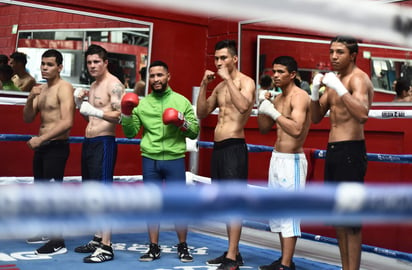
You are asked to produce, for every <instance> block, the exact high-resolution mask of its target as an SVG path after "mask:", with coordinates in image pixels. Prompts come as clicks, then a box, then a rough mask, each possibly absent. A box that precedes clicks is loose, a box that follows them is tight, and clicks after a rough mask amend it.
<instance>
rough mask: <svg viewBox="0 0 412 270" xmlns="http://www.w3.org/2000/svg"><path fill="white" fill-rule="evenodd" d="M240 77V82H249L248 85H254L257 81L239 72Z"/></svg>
mask: <svg viewBox="0 0 412 270" xmlns="http://www.w3.org/2000/svg"><path fill="white" fill-rule="evenodd" d="M239 77H240V80H241V81H243V82H248V83H253V84H254V83H255V81H254V80H253V79H252V78H251V77H249V76H248V75H246V74H244V73H242V72H239Z"/></svg>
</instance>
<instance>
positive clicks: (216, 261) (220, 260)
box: [206, 252, 243, 266]
mask: <svg viewBox="0 0 412 270" xmlns="http://www.w3.org/2000/svg"><path fill="white" fill-rule="evenodd" d="M226 255H227V252H225V253H223V255H222V256H220V257H217V258H214V259H211V260H208V261H207V262H206V264H207V265H220V264H221V263H223V261H224V260H225V258H226ZM236 263H237V265H239V266H243V258H242V255H240V253H239V254H237V255H236Z"/></svg>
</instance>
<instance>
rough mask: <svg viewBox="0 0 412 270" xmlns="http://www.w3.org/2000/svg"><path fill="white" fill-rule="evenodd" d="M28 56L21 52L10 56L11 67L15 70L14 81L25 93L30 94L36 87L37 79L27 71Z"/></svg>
mask: <svg viewBox="0 0 412 270" xmlns="http://www.w3.org/2000/svg"><path fill="white" fill-rule="evenodd" d="M26 64H27V56H26V54H24V53H21V52H14V53H12V54H11V55H10V66H11V67H12V68H13V72H14V75H13V77H12V81H13V83H14V85H15V86H17V87H18V88H19V89H20V90H21V91H23V92H30V90H31V89H32V88H33V86H35V85H36V79H34V78H33V76H31V75H30V74H29V73H28V72H27V70H26Z"/></svg>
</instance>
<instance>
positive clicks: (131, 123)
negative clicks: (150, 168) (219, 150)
mask: <svg viewBox="0 0 412 270" xmlns="http://www.w3.org/2000/svg"><path fill="white" fill-rule="evenodd" d="M167 108H174V109H176V110H178V111H179V112H181V113H183V115H184V117H185V119H186V121H187V122H188V124H189V125H188V128H187V130H186V131H182V130H181V129H180V128H178V127H177V126H175V125H173V124H170V125H165V124H163V120H162V116H163V112H164V110H165V109H167ZM141 127H143V133H142V140H141V143H140V149H141V152H142V156H144V157H147V158H150V159H154V160H173V159H178V158H183V157H184V156H185V153H186V137H188V138H190V139H195V138H196V137H197V136H198V134H199V122H198V120H197V118H196V116H195V113H194V111H193V107H192V104H191V103H190V101H189V100H188V99H187V98H186V97H184V96H183V95H181V94H179V93H176V92H174V91H173V90H172V89H171V88H170V87H168V88H167V89H166V90H165V91H164V92H162V93H157V92H155V91H152V92H151V93H150V94H149V95H147V96H146V97H145V98H144V99H142V100H140V101H139V105H138V106H137V107H135V108H134V109H133V112H132V115H131V117H124V116H123V117H122V128H123V133H124V135H125V136H126V137H127V138H129V139H130V138H134V137H135V136H136V135H137V134H138V133H139V130H140V128H141Z"/></svg>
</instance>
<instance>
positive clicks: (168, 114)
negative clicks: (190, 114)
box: [163, 108, 188, 131]
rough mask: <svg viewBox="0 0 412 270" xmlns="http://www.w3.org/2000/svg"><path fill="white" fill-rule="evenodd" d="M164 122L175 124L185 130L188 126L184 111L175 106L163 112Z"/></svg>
mask: <svg viewBox="0 0 412 270" xmlns="http://www.w3.org/2000/svg"><path fill="white" fill-rule="evenodd" d="M163 123H164V124H165V125H169V124H173V125H175V126H177V127H178V128H180V129H181V130H183V131H186V130H187V128H188V123H187V122H186V120H185V116H184V115H183V113H181V112H179V111H178V110H176V109H173V108H167V109H166V110H165V111H164V112H163Z"/></svg>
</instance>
